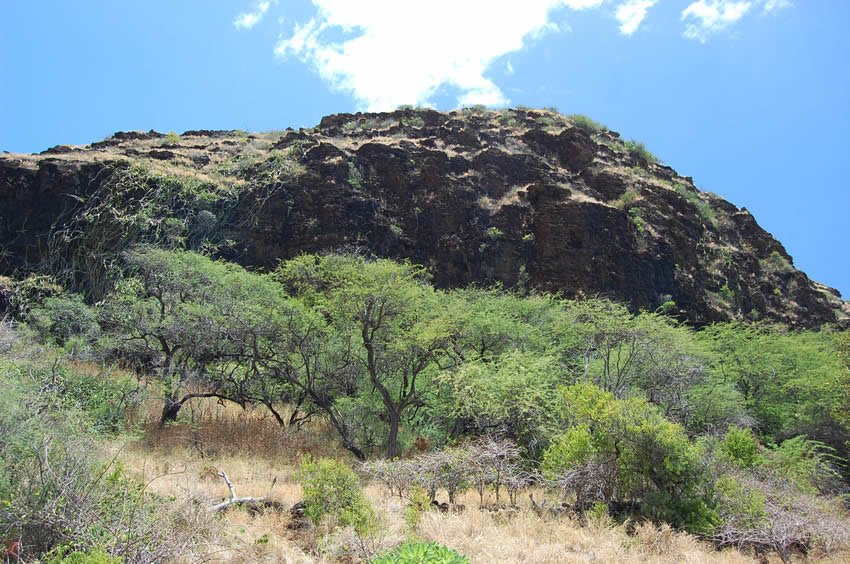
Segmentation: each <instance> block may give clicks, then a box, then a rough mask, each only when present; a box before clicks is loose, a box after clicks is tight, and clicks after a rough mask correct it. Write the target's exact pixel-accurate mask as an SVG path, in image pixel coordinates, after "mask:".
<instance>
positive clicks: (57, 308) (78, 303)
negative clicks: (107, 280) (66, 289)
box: [27, 294, 100, 346]
mask: <svg viewBox="0 0 850 564" xmlns="http://www.w3.org/2000/svg"><path fill="white" fill-rule="evenodd" d="M27 321H28V322H29V323H30V325H31V326H32V327H33V328H35V329H36V331H37V332H38V333H39V335H40V336H41V338H42V340H44V341H55V342H56V344H58V345H59V346H63V345H64V344H65V343H66V342H67V341H68V340H69V339H71V338H72V337H79V338H81V339H82V340H83V341H89V342H91V341H94V339H96V338H97V336H98V335H99V334H100V326H99V325H98V323H97V315H96V314H95V312H94V310H93V309H92V308H90V307H89V306H87V305H86V304H85V303H84V302H83V298H82V296H80V295H76V294H74V295H61V296H53V297H50V298H47V299H45V300H44V302H42V303H41V304H40V305H37V306H35V307H33V308H32V311H30V313H29V315H28V317H27Z"/></svg>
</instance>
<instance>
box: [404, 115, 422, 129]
mask: <svg viewBox="0 0 850 564" xmlns="http://www.w3.org/2000/svg"><path fill="white" fill-rule="evenodd" d="M401 123H402V125H404V126H405V127H423V126H424V125H425V120H424V119H422V116H411V117H403V118H401Z"/></svg>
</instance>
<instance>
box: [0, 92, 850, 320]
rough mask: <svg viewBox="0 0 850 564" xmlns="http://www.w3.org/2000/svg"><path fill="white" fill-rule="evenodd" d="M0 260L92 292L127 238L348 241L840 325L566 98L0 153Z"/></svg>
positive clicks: (522, 281) (754, 315)
mask: <svg viewBox="0 0 850 564" xmlns="http://www.w3.org/2000/svg"><path fill="white" fill-rule="evenodd" d="M0 218H2V224H0V245H2V252H0V273H2V274H5V275H8V276H15V277H22V276H24V275H26V274H29V273H32V272H40V273H47V274H50V275H52V276H55V277H56V278H57V279H58V280H59V282H60V283H62V284H64V285H66V286H69V287H72V288H74V289H77V290H82V291H84V292H86V293H87V294H89V296H90V297H92V298H93V299H97V298H98V297H99V296H100V295H102V294H103V292H105V291H106V290H107V289H108V288H109V286H110V285H111V283H112V281H113V280H114V279H115V278H116V277H117V275H118V273H119V271H120V268H121V251H122V250H123V249H125V248H127V247H128V246H130V245H132V244H135V243H139V242H150V243H155V244H159V245H167V246H175V247H187V248H192V249H201V250H204V251H206V252H211V253H213V254H215V255H217V256H220V257H223V258H226V259H229V260H234V261H237V262H239V263H241V264H243V265H246V266H250V267H256V268H271V267H273V266H274V265H275V264H276V262H277V261H278V260H280V259H284V258H289V257H292V256H294V255H297V254H299V253H304V252H324V251H340V250H342V251H359V252H369V253H373V254H375V255H380V256H386V257H392V258H407V259H410V260H412V261H414V262H417V263H421V264H424V265H427V266H428V267H429V268H430V269H431V270H432V272H433V274H434V280H435V283H436V284H437V285H439V286H443V287H451V286H461V285H467V284H470V283H478V284H492V283H500V284H503V285H504V286H506V287H516V286H520V287H523V288H536V289H541V290H546V291H553V292H561V293H562V294H563V295H565V296H568V297H572V296H578V295H601V296H608V297H611V298H613V299H617V300H623V301H626V302H629V303H630V304H631V305H632V306H633V307H634V308H646V309H656V308H659V307H661V308H663V309H664V310H665V311H669V312H674V313H677V314H678V315H680V316H681V317H682V318H683V319H685V320H687V321H688V322H690V323H693V324H704V323H707V322H711V321H717V320H728V319H752V320H756V319H768V320H773V321H779V322H783V323H788V324H790V325H793V326H806V327H809V326H817V325H820V324H823V323H830V322H836V321H838V322H839V323H842V324H846V323H847V320H848V314H850V308H848V305H847V303H846V302H843V301H842V300H841V299H840V296H839V294H838V292H836V291H835V290H832V289H830V288H827V287H825V286H823V285H822V284H819V283H817V282H814V281H812V280H810V279H809V278H808V277H807V276H806V275H805V274H804V273H803V272H800V271H799V270H797V269H796V268H794V266H793V262H792V259H791V257H790V256H789V255H788V253H787V252H786V251H785V249H784V247H783V246H782V245H781V244H780V243H779V241H777V240H776V239H775V238H774V237H772V236H771V235H770V234H769V233H767V232H765V231H764V230H763V229H762V228H761V227H759V225H758V224H757V223H756V221H755V219H754V218H753V216H752V215H751V214H750V213H749V212H748V211H747V210H746V209H743V208H738V207H736V206H734V205H733V204H731V203H729V202H727V201H726V200H724V199H722V198H720V197H719V196H716V195H714V194H711V193H706V192H701V191H699V190H698V188H697V187H696V186H695V185H694V182H693V180H692V179H691V178H689V177H686V176H680V175H679V174H678V173H677V172H676V171H674V170H673V169H671V168H669V167H667V166H664V165H663V164H661V163H658V162H656V159H655V158H654V157H653V156H652V154H651V153H649V152H648V151H647V150H646V149H645V148H644V147H643V146H642V145H640V144H638V143H633V142H625V141H623V140H622V139H621V138H620V137H619V135H618V134H617V133H615V132H613V131H609V130H607V129H606V128H604V127H602V126H600V125H598V124H595V123H594V122H592V121H590V120H588V119H587V118H583V117H581V116H563V115H560V114H558V113H555V112H550V111H544V110H530V109H516V110H503V111H487V110H479V109H469V110H461V111H456V112H449V113H440V112H436V111H431V110H416V109H404V110H398V111H395V112H392V113H374V114H373V113H369V114H360V113H358V114H339V115H332V116H328V117H325V118H324V119H322V121H321V123H320V124H319V125H318V126H317V127H314V128H311V129H302V130H298V131H293V130H286V131H282V132H272V133H263V134H247V133H245V132H241V131H187V132H185V133H183V134H182V135H177V134H174V133H172V134H168V135H165V134H162V133H157V132H154V131H151V132H147V133H142V132H121V133H116V134H115V135H113V136H112V137H110V138H108V139H106V140H104V141H101V142H97V143H92V144H91V145H88V146H84V147H67V146H59V147H54V148H51V149H49V150H47V151H45V152H44V153H42V154H40V155H17V154H4V155H2V156H0Z"/></svg>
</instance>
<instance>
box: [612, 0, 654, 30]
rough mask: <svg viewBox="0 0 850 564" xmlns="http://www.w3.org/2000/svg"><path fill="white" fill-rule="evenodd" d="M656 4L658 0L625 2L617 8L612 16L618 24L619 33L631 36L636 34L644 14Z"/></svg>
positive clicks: (629, 0)
mask: <svg viewBox="0 0 850 564" xmlns="http://www.w3.org/2000/svg"><path fill="white" fill-rule="evenodd" d="M657 3H658V0H626V2H623V3H622V4H620V5H619V6H617V11H616V12H615V13H614V15H615V16H616V18H617V21H618V22H620V33H622V34H623V35H631V34H633V33H634V32H636V31H637V29H638V27H640V23H641V22H642V21H643V20H644V18H646V13H647V12H648V11H649V9H650V8H652V7H653V6H655V4H657Z"/></svg>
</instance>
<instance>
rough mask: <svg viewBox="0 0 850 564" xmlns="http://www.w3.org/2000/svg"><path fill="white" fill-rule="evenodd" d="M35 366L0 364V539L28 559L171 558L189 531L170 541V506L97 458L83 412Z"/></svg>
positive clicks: (188, 540) (189, 536)
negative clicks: (13, 542)
mask: <svg viewBox="0 0 850 564" xmlns="http://www.w3.org/2000/svg"><path fill="white" fill-rule="evenodd" d="M35 368H37V367H33V366H16V365H14V363H12V364H11V365H10V364H8V363H7V364H6V365H5V366H2V367H0V387H2V389H3V390H4V401H3V402H0V453H2V456H0V538H21V539H22V542H23V544H24V546H26V548H27V553H28V556H31V557H33V561H35V560H37V559H39V558H41V557H42V556H45V557H46V558H47V561H57V562H75V563H76V562H93V563H100V562H117V561H118V560H117V559H116V558H125V559H126V560H128V561H132V562H153V561H169V560H171V559H173V558H174V557H175V556H176V553H179V552H180V551H181V549H182V548H183V547H185V546H186V545H187V544H188V543H191V542H192V540H191V539H192V535H193V533H188V534H187V533H186V531H181V533H180V534H181V535H185V536H184V540H185V543H183V544H180V542H182V541H177V540H176V539H177V534H176V532H175V529H174V528H173V521H172V519H173V518H174V516H175V515H174V513H173V511H172V509H171V508H170V507H169V506H168V505H167V503H166V502H165V501H164V500H156V501H154V500H153V499H152V498H151V497H150V496H148V495H146V494H144V493H143V488H142V486H141V485H140V484H139V483H137V482H135V481H133V480H131V479H129V478H127V477H126V476H125V475H124V474H123V472H122V470H121V468H120V467H118V466H116V465H114V464H111V463H104V462H102V461H101V456H100V452H99V447H98V444H97V441H96V438H95V437H94V436H92V435H91V433H90V431H89V423H88V422H87V417H86V416H85V415H84V414H83V413H81V412H80V410H79V409H77V408H75V407H73V406H69V405H67V404H65V401H64V399H63V398H62V397H61V396H60V397H57V395H58V394H59V392H57V391H56V390H55V388H54V387H53V386H51V385H49V383H50V382H49V381H48V382H47V385H45V383H44V382H41V381H39V380H38V379H36V380H33V379H32V375H33V371H34V369H35ZM48 370H49V369H48ZM68 547H71V548H70V549H69V548H68ZM68 550H73V551H76V553H77V554H68ZM107 554H110V555H113V556H115V557H116V558H113V559H112V560H109V559H108V558H109V557H107V556H106V555H107ZM104 559H106V560H104Z"/></svg>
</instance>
